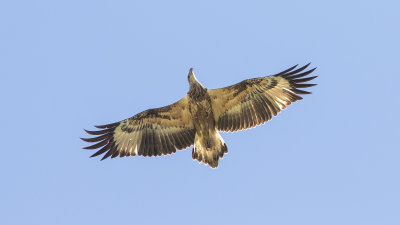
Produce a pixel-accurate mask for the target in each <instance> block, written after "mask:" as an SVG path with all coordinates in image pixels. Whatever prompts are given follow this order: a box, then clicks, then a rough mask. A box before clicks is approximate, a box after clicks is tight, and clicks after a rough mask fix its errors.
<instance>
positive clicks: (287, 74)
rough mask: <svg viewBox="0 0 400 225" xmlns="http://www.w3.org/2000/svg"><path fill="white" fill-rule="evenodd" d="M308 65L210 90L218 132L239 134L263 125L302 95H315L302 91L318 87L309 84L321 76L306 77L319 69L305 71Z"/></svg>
mask: <svg viewBox="0 0 400 225" xmlns="http://www.w3.org/2000/svg"><path fill="white" fill-rule="evenodd" d="M308 65H310V64H307V65H305V66H303V67H301V68H298V69H295V68H296V66H297V65H296V66H293V67H291V68H289V69H287V70H285V71H282V72H280V73H278V74H275V75H271V76H267V77H260V78H253V79H248V80H244V81H242V82H240V83H237V84H235V85H232V86H229V87H225V88H220V89H209V90H208V94H209V95H210V98H211V102H212V103H211V104H212V107H213V110H214V117H215V121H216V122H217V127H218V130H220V131H237V130H242V129H247V128H251V127H255V126H257V125H259V124H263V123H265V122H267V121H268V120H270V119H271V118H272V115H274V116H276V115H277V114H278V113H279V112H280V111H281V110H282V109H285V108H286V106H288V105H290V104H291V103H292V102H295V101H297V100H300V99H302V97H300V96H299V94H311V92H308V91H304V90H301V89H300V88H307V87H311V86H314V85H315V84H309V83H306V82H308V81H310V80H312V79H314V78H316V77H317V76H313V77H306V76H307V75H309V74H310V73H312V72H313V71H314V70H315V69H316V68H314V69H311V70H308V71H304V70H305V69H306V68H307V67H308Z"/></svg>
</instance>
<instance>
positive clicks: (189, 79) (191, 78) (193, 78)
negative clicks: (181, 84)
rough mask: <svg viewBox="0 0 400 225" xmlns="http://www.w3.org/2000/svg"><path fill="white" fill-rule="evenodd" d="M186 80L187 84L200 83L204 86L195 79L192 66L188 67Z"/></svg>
mask: <svg viewBox="0 0 400 225" xmlns="http://www.w3.org/2000/svg"><path fill="white" fill-rule="evenodd" d="M188 82H189V85H190V86H191V87H192V86H194V85H196V86H197V85H200V86H201V87H204V86H203V85H202V84H201V83H200V82H199V81H198V80H197V79H196V76H195V75H194V72H193V68H190V70H189V74H188Z"/></svg>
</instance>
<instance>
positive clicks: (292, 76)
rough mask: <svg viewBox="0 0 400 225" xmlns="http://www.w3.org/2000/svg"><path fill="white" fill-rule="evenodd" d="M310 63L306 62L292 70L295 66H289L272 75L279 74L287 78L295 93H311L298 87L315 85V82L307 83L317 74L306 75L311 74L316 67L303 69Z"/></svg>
mask: <svg viewBox="0 0 400 225" xmlns="http://www.w3.org/2000/svg"><path fill="white" fill-rule="evenodd" d="M310 64H311V63H308V64H306V65H304V66H302V67H300V68H298V69H296V70H293V69H294V68H295V67H291V68H289V69H287V70H285V71H282V72H280V73H278V74H275V75H274V76H279V77H283V78H285V79H287V80H288V81H289V83H290V86H291V87H292V89H291V90H292V91H293V92H294V93H296V94H311V92H309V91H304V90H301V89H300V88H308V87H312V86H315V85H317V84H307V83H305V82H308V81H310V80H313V79H315V78H317V77H318V76H312V77H306V76H307V75H309V74H311V73H312V72H314V70H316V69H317V68H316V67H315V68H312V69H310V70H307V71H304V70H305V69H306V68H307V67H308V66H309V65H310Z"/></svg>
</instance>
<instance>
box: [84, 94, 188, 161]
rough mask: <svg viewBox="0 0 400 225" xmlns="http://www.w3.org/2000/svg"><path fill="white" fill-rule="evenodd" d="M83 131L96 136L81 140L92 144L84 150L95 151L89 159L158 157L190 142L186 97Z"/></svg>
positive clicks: (186, 145)
mask: <svg viewBox="0 0 400 225" xmlns="http://www.w3.org/2000/svg"><path fill="white" fill-rule="evenodd" d="M96 127H97V128H99V129H100V130H97V131H86V132H87V133H88V134H91V135H96V137H93V138H81V139H82V140H84V141H87V142H95V144H94V145H91V146H88V147H85V149H97V150H98V151H97V152H96V153H94V154H93V155H92V156H91V157H94V156H98V155H101V154H103V153H106V154H105V155H104V156H103V158H102V160H103V159H106V158H108V157H110V156H111V158H114V157H117V156H120V157H124V156H135V155H141V156H160V155H166V154H171V153H174V152H176V149H179V150H180V149H185V148H187V147H189V146H191V145H193V143H194V136H195V130H194V126H193V123H192V118H191V115H190V113H189V111H188V98H187V96H185V97H184V98H182V99H181V100H179V101H178V102H176V103H174V104H172V105H168V106H165V107H162V108H156V109H149V110H146V111H143V112H141V113H139V114H137V115H135V116H133V117H131V118H129V119H126V120H122V121H120V122H117V123H112V124H108V125H103V126H96Z"/></svg>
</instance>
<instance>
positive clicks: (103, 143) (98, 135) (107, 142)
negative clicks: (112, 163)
mask: <svg viewBox="0 0 400 225" xmlns="http://www.w3.org/2000/svg"><path fill="white" fill-rule="evenodd" d="M118 125H119V122H117V123H112V124H107V125H101V126H95V127H96V128H98V129H100V130H97V131H90V130H86V129H84V131H85V132H86V133H88V134H90V135H95V137H93V138H80V139H81V140H82V141H85V142H89V143H94V142H97V143H95V144H93V145H90V146H87V147H84V148H83V149H89V150H94V149H99V148H100V150H97V151H96V152H95V153H94V154H93V155H91V156H90V157H96V156H99V155H101V154H103V153H105V152H107V153H106V154H105V155H104V157H103V158H102V159H101V160H104V159H106V158H108V157H109V156H110V155H111V154H112V153H114V151H112V150H113V147H115V146H114V145H113V132H114V129H115V127H117V126H118Z"/></svg>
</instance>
